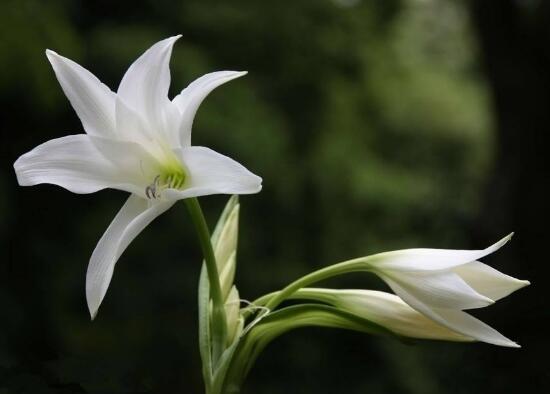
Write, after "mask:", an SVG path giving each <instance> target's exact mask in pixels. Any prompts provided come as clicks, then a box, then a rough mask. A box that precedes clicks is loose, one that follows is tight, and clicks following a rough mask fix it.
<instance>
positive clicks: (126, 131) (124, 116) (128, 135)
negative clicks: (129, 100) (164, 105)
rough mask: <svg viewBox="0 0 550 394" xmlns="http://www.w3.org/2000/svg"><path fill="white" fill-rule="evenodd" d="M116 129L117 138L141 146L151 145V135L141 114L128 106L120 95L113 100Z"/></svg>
mask: <svg viewBox="0 0 550 394" xmlns="http://www.w3.org/2000/svg"><path fill="white" fill-rule="evenodd" d="M115 109H116V110H115V118H116V130H117V135H118V136H119V138H121V139H123V140H126V141H134V142H138V143H140V144H142V145H143V146H147V145H151V143H152V140H153V136H152V135H151V134H152V133H151V129H150V128H149V127H148V126H147V124H146V122H145V121H144V120H143V118H142V116H141V115H140V114H138V113H137V112H136V111H134V110H133V109H131V108H130V107H128V106H127V105H126V104H125V103H124V100H122V98H121V97H120V96H117V98H116V101H115Z"/></svg>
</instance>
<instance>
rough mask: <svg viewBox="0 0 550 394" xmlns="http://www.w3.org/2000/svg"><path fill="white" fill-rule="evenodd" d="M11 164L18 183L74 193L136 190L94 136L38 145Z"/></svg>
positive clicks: (78, 136) (68, 137)
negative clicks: (47, 184)
mask: <svg viewBox="0 0 550 394" xmlns="http://www.w3.org/2000/svg"><path fill="white" fill-rule="evenodd" d="M109 141H112V140H109ZM13 166H14V168H15V173H16V174H17V181H18V182H19V184H20V185H21V186H32V185H37V184H41V183H50V184H53V185H58V186H61V187H63V188H65V189H67V190H69V191H71V192H73V193H93V192H96V191H98V190H102V189H106V188H114V189H121V190H127V191H132V190H136V188H135V186H134V185H132V184H129V183H128V181H127V179H126V178H125V177H124V173H123V172H121V171H120V168H118V167H117V166H116V165H115V164H114V163H113V162H112V161H111V160H109V159H107V158H106V157H105V156H104V155H103V153H102V152H101V151H100V149H98V147H97V146H96V144H95V143H94V137H90V136H88V135H86V134H77V135H69V136H66V137H62V138H57V139H53V140H50V141H48V142H45V143H43V144H41V145H38V146H37V147H36V148H34V149H33V150H31V151H30V152H27V153H25V154H24V155H22V156H21V157H19V159H17V161H16V162H15V163H14V165H13Z"/></svg>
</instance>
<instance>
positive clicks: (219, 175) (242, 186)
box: [164, 146, 262, 200]
mask: <svg viewBox="0 0 550 394" xmlns="http://www.w3.org/2000/svg"><path fill="white" fill-rule="evenodd" d="M175 152H176V153H177V154H178V155H179V156H180V157H181V160H182V161H183V163H184V164H185V167H186V168H187V171H188V174H189V178H190V179H189V181H188V182H189V183H188V184H186V185H185V189H184V190H175V189H167V190H165V191H164V195H165V196H166V198H168V199H177V200H180V199H183V198H189V197H198V196H206V195H209V194H251V193H257V192H259V191H260V190H261V189H262V178H260V177H259V176H257V175H254V174H253V173H251V172H250V171H249V170H247V169H246V168H245V167H244V166H242V165H241V164H239V163H237V162H236V161H235V160H233V159H230V158H229V157H227V156H224V155H222V154H220V153H217V152H215V151H213V150H212V149H208V148H205V147H202V146H190V147H187V148H183V149H177V150H175Z"/></svg>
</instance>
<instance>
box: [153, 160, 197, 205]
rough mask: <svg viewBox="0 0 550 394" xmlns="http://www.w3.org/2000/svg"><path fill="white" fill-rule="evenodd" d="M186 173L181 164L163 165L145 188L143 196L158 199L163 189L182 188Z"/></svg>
mask: <svg viewBox="0 0 550 394" xmlns="http://www.w3.org/2000/svg"><path fill="white" fill-rule="evenodd" d="M186 179H187V174H186V172H185V170H184V169H183V167H182V166H181V165H179V163H178V165H177V166H170V167H165V168H163V169H162V172H161V173H160V174H158V175H156V176H155V178H154V179H153V182H152V183H151V184H150V185H149V186H147V187H146V188H145V196H146V197H147V198H148V199H150V200H155V199H159V198H160V197H161V195H162V191H163V190H165V189H179V190H181V189H183V187H184V185H185V181H186Z"/></svg>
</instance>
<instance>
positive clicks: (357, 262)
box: [254, 257, 365, 310]
mask: <svg viewBox="0 0 550 394" xmlns="http://www.w3.org/2000/svg"><path fill="white" fill-rule="evenodd" d="M356 271H365V258H364V257H361V258H358V259H353V260H348V261H344V262H342V263H338V264H334V265H331V266H330V267H325V268H321V269H320V270H317V271H314V272H312V273H310V274H307V275H305V276H302V277H301V278H300V279H298V280H296V281H294V282H292V283H291V284H289V285H288V286H286V287H285V288H284V289H282V290H281V291H279V292H277V293H271V294H267V295H266V296H263V297H260V298H259V299H257V300H256V301H254V304H257V305H262V303H264V302H265V307H266V308H268V309H270V310H273V309H275V308H276V307H277V306H278V305H279V304H280V303H281V302H283V301H284V300H285V299H287V298H288V297H289V296H291V295H292V294H294V293H295V292H296V291H298V290H300V289H301V288H302V287H306V286H309V285H311V284H313V283H316V282H319V281H321V280H324V279H328V278H330V277H332V276H336V275H340V274H344V273H348V272H356Z"/></svg>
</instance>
